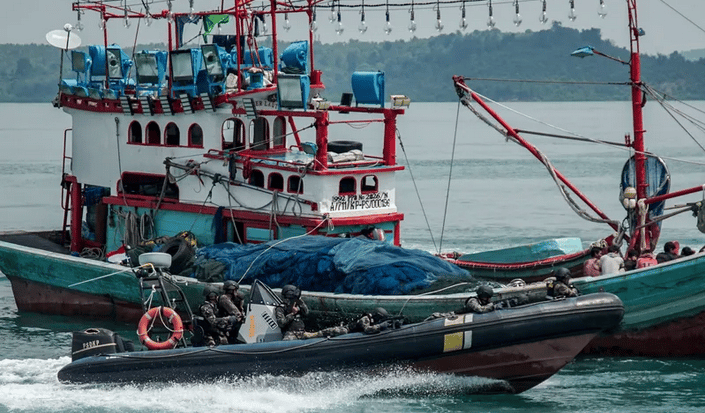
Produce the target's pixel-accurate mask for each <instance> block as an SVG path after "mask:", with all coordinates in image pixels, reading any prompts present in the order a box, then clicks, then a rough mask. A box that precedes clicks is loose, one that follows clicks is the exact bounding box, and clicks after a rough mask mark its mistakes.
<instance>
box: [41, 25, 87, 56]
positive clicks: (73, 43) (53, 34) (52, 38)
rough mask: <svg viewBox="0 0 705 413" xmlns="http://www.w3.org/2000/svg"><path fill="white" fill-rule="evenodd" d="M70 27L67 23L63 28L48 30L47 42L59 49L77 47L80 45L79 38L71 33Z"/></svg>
mask: <svg viewBox="0 0 705 413" xmlns="http://www.w3.org/2000/svg"><path fill="white" fill-rule="evenodd" d="M71 29H72V27H71V25H70V24H67V25H66V26H64V28H63V29H59V30H52V31H50V32H49V33H47V36H46V38H47V42H49V44H50V45H52V46H54V47H58V48H59V49H64V50H70V49H75V48H77V47H78V46H80V45H81V38H80V37H78V35H77V34H75V33H71ZM67 39H68V43H67Z"/></svg>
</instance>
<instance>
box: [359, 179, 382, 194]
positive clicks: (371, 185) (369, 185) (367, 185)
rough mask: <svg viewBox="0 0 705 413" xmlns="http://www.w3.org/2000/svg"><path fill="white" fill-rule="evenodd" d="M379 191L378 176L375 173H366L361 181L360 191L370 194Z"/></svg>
mask: <svg viewBox="0 0 705 413" xmlns="http://www.w3.org/2000/svg"><path fill="white" fill-rule="evenodd" d="M377 191H379V184H378V183H377V177H376V176H374V175H365V176H363V177H362V181H360V193H361V194H369V193H373V192H377Z"/></svg>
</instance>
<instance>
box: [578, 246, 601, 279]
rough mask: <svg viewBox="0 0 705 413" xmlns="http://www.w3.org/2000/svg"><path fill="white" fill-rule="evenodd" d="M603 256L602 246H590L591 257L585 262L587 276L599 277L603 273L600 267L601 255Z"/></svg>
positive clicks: (584, 267) (584, 273)
mask: <svg viewBox="0 0 705 413" xmlns="http://www.w3.org/2000/svg"><path fill="white" fill-rule="evenodd" d="M601 256H602V248H600V247H592V248H590V258H589V259H588V260H587V261H585V263H584V264H583V275H584V276H585V277H597V276H598V275H600V274H601V273H602V270H601V269H600V257H601Z"/></svg>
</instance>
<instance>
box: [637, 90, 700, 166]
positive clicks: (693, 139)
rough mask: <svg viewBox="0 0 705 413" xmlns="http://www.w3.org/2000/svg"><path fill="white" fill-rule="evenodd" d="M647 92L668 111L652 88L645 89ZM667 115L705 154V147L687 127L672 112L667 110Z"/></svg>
mask: <svg viewBox="0 0 705 413" xmlns="http://www.w3.org/2000/svg"><path fill="white" fill-rule="evenodd" d="M645 90H646V91H647V92H648V93H649V94H650V95H651V96H653V97H654V98H656V101H657V102H659V104H661V106H662V107H663V108H664V109H666V107H665V102H662V101H661V99H659V98H658V96H656V95H655V94H653V93H652V90H651V89H650V88H645ZM666 113H668V116H670V117H671V118H672V119H673V121H674V122H676V123H677V124H678V126H680V127H681V129H683V131H684V132H685V133H686V134H687V135H688V136H690V139H691V140H692V141H693V142H695V144H696V145H698V146H699V147H700V149H701V150H702V151H703V152H705V147H703V145H702V144H701V143H700V142H698V140H697V139H695V136H693V134H692V133H690V131H689V130H688V129H686V127H685V126H683V124H682V123H681V122H680V121H679V120H678V119H676V117H675V116H674V115H673V113H671V111H670V110H667V109H666Z"/></svg>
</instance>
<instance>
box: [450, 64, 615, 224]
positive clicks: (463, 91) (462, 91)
mask: <svg viewBox="0 0 705 413" xmlns="http://www.w3.org/2000/svg"><path fill="white" fill-rule="evenodd" d="M453 82H454V83H455V87H456V90H457V91H458V94H459V95H463V96H469V97H470V98H472V100H474V101H475V102H477V103H478V104H479V105H480V106H482V108H483V109H484V110H485V111H486V112H487V113H488V114H489V115H490V116H492V117H493V118H494V119H495V120H496V121H497V122H499V124H500V125H502V127H503V128H504V129H505V130H506V133H507V134H508V135H510V136H511V137H512V138H514V139H515V140H516V141H517V142H518V143H519V144H520V145H521V146H523V147H524V148H526V149H527V150H528V151H529V152H531V154H532V155H534V156H535V157H536V159H538V160H539V161H540V162H541V163H542V164H543V165H544V166H546V167H547V168H550V169H551V171H552V172H553V173H554V174H555V176H556V178H558V179H559V180H560V181H561V182H563V183H564V184H565V185H566V186H567V187H568V188H570V190H571V191H572V192H573V193H574V194H575V195H577V196H578V197H579V198H580V199H581V200H582V201H583V202H584V203H585V204H586V205H587V206H588V207H590V209H592V210H593V211H594V212H595V213H596V214H597V215H598V216H599V217H600V218H602V219H604V220H605V221H606V222H607V224H608V225H609V226H610V227H612V228H613V229H614V230H615V231H619V224H618V223H617V222H616V221H613V220H611V219H610V218H609V217H608V216H607V215H605V213H604V212H602V211H601V210H600V208H598V207H597V205H595V204H594V203H593V202H592V201H590V199H588V198H587V197H586V196H585V195H584V194H583V193H582V192H580V190H579V189H578V188H577V187H576V186H575V185H573V183H572V182H570V181H569V180H568V178H566V177H565V176H564V175H563V174H562V173H561V172H560V171H558V170H557V169H556V168H555V167H553V165H548V164H547V161H546V159H544V157H543V156H542V155H541V153H540V152H539V150H538V149H537V148H536V147H535V146H533V145H532V144H530V143H529V142H528V141H526V140H525V139H524V138H522V137H521V136H520V135H519V134H518V133H517V131H516V129H514V128H512V127H511V126H509V124H508V123H507V122H506V121H505V120H504V119H502V117H500V116H499V114H497V112H495V111H494V110H493V109H492V108H490V107H489V106H488V105H487V103H486V102H485V101H484V100H482V98H480V96H479V95H478V94H477V93H475V92H473V91H472V90H471V89H470V88H469V87H468V86H467V85H466V84H465V79H464V78H463V77H462V76H453Z"/></svg>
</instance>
